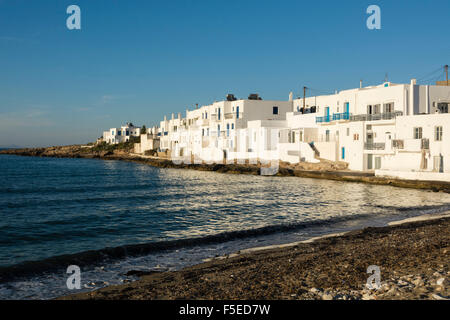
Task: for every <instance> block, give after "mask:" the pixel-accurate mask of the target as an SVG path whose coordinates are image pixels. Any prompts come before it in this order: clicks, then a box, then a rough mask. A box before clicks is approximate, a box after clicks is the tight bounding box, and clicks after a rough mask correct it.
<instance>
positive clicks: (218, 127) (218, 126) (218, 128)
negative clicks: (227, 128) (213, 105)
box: [217, 109, 220, 137]
mask: <svg viewBox="0 0 450 320" xmlns="http://www.w3.org/2000/svg"><path fill="white" fill-rule="evenodd" d="M219 110H220V109H219ZM217 136H218V137H220V124H218V125H217Z"/></svg>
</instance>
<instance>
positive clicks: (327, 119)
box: [316, 115, 331, 123]
mask: <svg viewBox="0 0 450 320" xmlns="http://www.w3.org/2000/svg"><path fill="white" fill-rule="evenodd" d="M330 119H331V117H330V116H329V115H328V116H323V117H316V123H323V122H330Z"/></svg>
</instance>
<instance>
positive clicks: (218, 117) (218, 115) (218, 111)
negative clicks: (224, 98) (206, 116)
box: [217, 108, 220, 120]
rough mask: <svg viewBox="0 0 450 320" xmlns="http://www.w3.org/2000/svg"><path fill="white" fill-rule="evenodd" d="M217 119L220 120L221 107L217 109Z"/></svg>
mask: <svg viewBox="0 0 450 320" xmlns="http://www.w3.org/2000/svg"><path fill="white" fill-rule="evenodd" d="M217 119H218V120H220V108H219V110H217Z"/></svg>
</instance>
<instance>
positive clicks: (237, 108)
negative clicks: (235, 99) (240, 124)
mask: <svg viewBox="0 0 450 320" xmlns="http://www.w3.org/2000/svg"><path fill="white" fill-rule="evenodd" d="M236 119H239V107H236Z"/></svg>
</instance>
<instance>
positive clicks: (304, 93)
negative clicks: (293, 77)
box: [303, 87, 308, 110]
mask: <svg viewBox="0 0 450 320" xmlns="http://www.w3.org/2000/svg"><path fill="white" fill-rule="evenodd" d="M306 89H308V88H307V87H303V110H305V103H306Z"/></svg>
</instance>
